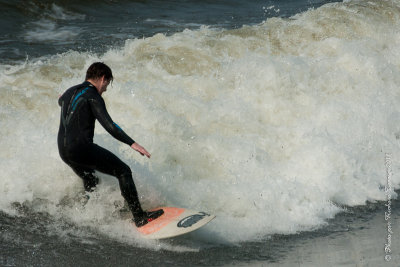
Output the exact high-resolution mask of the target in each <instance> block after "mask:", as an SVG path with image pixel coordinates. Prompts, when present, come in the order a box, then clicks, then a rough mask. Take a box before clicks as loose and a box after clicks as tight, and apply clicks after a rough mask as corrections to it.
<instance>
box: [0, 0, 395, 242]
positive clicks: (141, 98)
mask: <svg viewBox="0 0 400 267" xmlns="http://www.w3.org/2000/svg"><path fill="white" fill-rule="evenodd" d="M370 2H371V3H370ZM370 2H358V1H349V2H346V3H336V4H329V5H326V6H323V7H321V8H319V9H316V10H310V11H308V12H305V13H303V14H300V15H297V16H295V17H293V18H291V19H279V18H273V19H270V20H267V21H266V22H264V23H262V24H260V25H257V26H251V27H250V26H245V27H243V28H241V29H238V30H229V31H228V30H213V29H209V28H207V27H202V28H201V29H200V30H197V31H189V30H186V31H184V32H182V33H178V34H175V35H172V36H169V37H167V36H164V35H162V34H157V35H155V36H153V37H151V38H146V39H141V40H137V39H135V40H128V41H127V42H126V44H125V45H124V46H123V47H122V48H121V49H113V50H110V51H108V52H107V53H106V54H105V55H103V56H101V57H98V56H96V55H90V54H87V53H77V52H70V53H66V54H63V55H58V56H53V57H51V58H48V59H42V60H41V61H40V60H37V61H31V62H26V63H25V64H23V65H20V66H12V67H10V66H0V69H1V71H0V81H1V83H0V84H1V85H0V86H1V87H0V106H1V109H0V118H1V120H0V121H1V127H0V134H1V136H2V139H1V140H0V145H1V147H2V149H1V150H0V158H1V161H0V168H1V170H2V173H1V179H0V188H1V189H0V190H2V191H1V195H2V198H1V199H0V208H1V209H2V210H3V211H7V212H12V211H13V208H12V205H11V203H12V202H21V203H22V202H24V201H27V203H34V202H32V201H33V200H35V199H45V201H44V202H40V203H41V204H40V203H39V202H38V203H37V204H35V205H32V206H33V208H34V209H37V210H46V211H48V212H49V213H50V214H52V215H53V216H61V217H63V218H66V219H68V220H70V221H73V222H74V223H76V224H78V225H82V226H90V227H95V228H96V229H98V230H99V231H101V232H102V233H106V234H108V235H110V236H112V237H114V238H118V239H121V240H125V241H126V240H130V238H133V240H134V241H132V242H138V244H139V243H140V244H141V245H144V243H142V241H138V240H139V239H138V238H137V235H136V234H135V232H134V230H133V229H131V228H130V226H129V224H128V223H127V222H126V221H123V220H122V221H121V220H120V219H118V218H116V217H115V216H114V212H115V211H116V210H117V208H116V206H115V205H114V203H116V202H118V201H121V200H122V197H121V196H120V192H119V188H118V185H117V182H116V180H115V179H112V178H110V177H106V176H102V184H101V185H100V186H99V191H98V192H96V195H95V196H93V197H92V198H91V200H90V201H89V202H88V204H87V205H86V206H84V207H81V206H79V205H80V204H79V203H75V202H72V203H74V204H71V205H63V204H61V205H60V203H64V202H63V201H65V199H74V198H75V197H76V194H77V192H78V191H79V190H82V187H81V184H80V181H79V179H78V178H77V177H76V176H75V175H74V174H73V172H72V171H71V170H70V169H69V168H68V167H67V166H66V165H65V164H63V163H62V161H61V160H60V159H59V157H58V152H57V145H56V135H57V128H58V123H59V121H58V120H59V107H58V106H57V96H58V94H60V93H62V91H63V90H65V89H66V88H68V87H69V86H72V85H74V84H77V83H79V82H81V81H82V80H83V77H84V73H85V71H86V69H87V67H88V66H89V65H90V64H91V63H92V62H94V61H97V60H101V61H104V62H106V63H107V64H109V65H110V66H111V68H112V69H113V72H114V76H115V81H114V82H113V85H112V87H110V88H109V90H108V91H107V93H106V94H105V95H104V97H105V100H106V103H107V106H108V110H109V112H110V114H111V116H112V117H113V118H114V120H115V121H116V122H117V123H118V124H119V125H120V126H121V127H122V128H123V129H124V130H125V131H126V132H127V133H128V134H130V135H131V136H132V137H133V138H134V139H135V140H136V141H137V142H139V143H140V144H142V145H143V146H145V147H146V148H147V149H148V150H149V151H150V152H151V153H152V158H151V160H147V159H145V158H142V157H140V156H138V155H137V154H136V153H134V151H132V150H131V149H130V148H129V147H127V146H126V145H123V144H120V143H118V142H117V141H115V140H113V139H112V137H111V136H109V135H108V134H107V133H106V132H105V131H104V130H103V129H102V128H101V126H100V125H97V128H96V136H95V141H96V142H97V143H99V144H100V145H102V146H105V147H107V148H108V149H110V150H112V151H113V152H115V153H116V154H118V155H119V156H120V157H121V158H122V159H123V160H124V161H125V162H126V163H128V164H129V165H130V166H131V167H132V169H133V170H134V172H135V174H136V176H135V182H136V184H137V186H138V190H139V192H140V194H141V196H142V202H143V205H144V206H145V207H153V206H158V205H160V206H161V205H171V206H183V207H188V208H191V209H199V210H206V211H209V212H210V213H213V214H216V215H217V218H216V219H215V220H214V221H213V222H212V223H211V224H210V225H208V226H207V228H206V229H203V230H204V231H201V232H199V235H202V236H203V237H204V235H205V236H206V238H209V239H212V240H214V241H215V242H223V241H224V242H225V241H227V242H237V241H243V240H254V239H258V238H266V237H267V236H268V235H269V234H273V233H295V232H297V231H302V230H310V229H315V228H317V227H320V226H321V225H324V223H325V221H326V219H328V218H332V217H333V216H334V215H335V214H336V213H337V212H339V211H340V210H341V207H342V206H346V205H347V206H354V205H364V204H365V203H366V201H376V200H385V197H386V195H385V191H384V187H385V185H386V183H387V177H386V165H385V155H386V153H390V157H391V164H392V165H391V167H392V171H393V175H392V176H391V183H392V187H393V188H399V186H400V167H399V165H400V164H399V163H400V153H399V151H400V150H399V148H400V140H399V135H400V126H399V125H400V121H399V118H400V116H399V114H400V95H399V91H398V88H399V85H400V78H399V77H400V73H399V72H400V69H399V66H400V50H399V47H400V46H399V44H400V34H399V30H398V29H399V22H400V20H399V15H400V13H399V11H398V10H399V9H398V8H399V7H398V5H399V2H398V1H370ZM43 203H46V204H43ZM80 208H82V209H83V210H79V209H80ZM154 244H155V243H151V244H146V246H150V247H152V246H155V245H154Z"/></svg>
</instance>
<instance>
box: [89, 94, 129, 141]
mask: <svg viewBox="0 0 400 267" xmlns="http://www.w3.org/2000/svg"><path fill="white" fill-rule="evenodd" d="M89 103H90V106H91V108H92V111H93V114H94V116H95V117H96V119H97V120H98V121H99V122H100V124H101V125H102V126H103V127H104V129H106V130H107V132H109V133H110V134H111V135H112V136H113V137H114V138H115V139H117V140H119V141H121V142H123V143H125V144H127V145H129V146H131V145H132V144H133V143H135V141H134V140H133V139H132V138H130V137H129V136H128V135H127V134H126V133H125V132H124V131H123V130H122V129H121V127H119V126H118V125H117V124H116V123H115V122H113V120H112V119H111V117H110V115H109V114H108V112H107V109H106V105H105V103H104V100H103V99H102V98H101V97H96V98H92V99H89Z"/></svg>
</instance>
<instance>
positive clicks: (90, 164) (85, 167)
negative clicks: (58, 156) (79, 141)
mask: <svg viewBox="0 0 400 267" xmlns="http://www.w3.org/2000/svg"><path fill="white" fill-rule="evenodd" d="M68 162H69V165H70V166H73V170H74V171H75V172H76V173H77V174H78V175H79V176H80V177H82V176H81V175H82V174H84V173H85V172H86V174H87V173H89V172H90V170H92V171H93V170H97V171H100V172H102V173H105V174H108V175H112V176H115V177H116V178H117V179H118V182H119V187H120V189H121V194H122V196H123V197H124V198H125V200H126V201H127V202H128V206H129V208H130V210H131V211H132V213H133V215H134V216H135V214H141V213H143V210H142V208H141V206H140V202H139V198H138V193H137V190H136V187H135V184H134V182H133V178H132V172H131V169H130V168H129V166H128V165H126V164H125V163H124V162H122V161H121V160H120V159H119V158H118V157H117V156H115V155H114V154H113V153H111V152H110V151H108V150H107V149H104V148H102V147H101V146H98V145H96V144H88V145H84V146H82V147H81V148H80V149H79V151H76V152H74V153H70V154H69V157H68ZM77 170H78V172H77Z"/></svg>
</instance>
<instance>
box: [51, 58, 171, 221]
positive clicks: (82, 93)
mask: <svg viewBox="0 0 400 267" xmlns="http://www.w3.org/2000/svg"><path fill="white" fill-rule="evenodd" d="M112 81H113V75H112V71H111V69H110V68H109V67H108V66H107V65H106V64H104V63H102V62H96V63H93V64H92V65H91V66H90V67H89V68H88V70H87V72H86V78H85V82H83V83H82V84H78V85H75V86H73V87H71V88H69V89H68V90H67V91H65V92H64V94H63V95H62V96H60V98H59V100H58V104H59V105H60V106H61V119H60V128H59V131H58V138H57V142H58V151H59V153H60V157H61V159H62V160H63V161H64V162H65V163H66V164H68V165H69V166H70V167H71V168H72V170H73V171H74V172H75V173H76V174H77V175H78V176H79V177H80V178H82V180H83V186H84V188H85V191H87V192H91V191H93V190H94V188H95V187H96V185H97V184H98V183H99V178H98V177H97V176H96V175H95V174H94V171H95V170H97V171H100V172H102V173H106V174H108V175H112V176H115V177H116V178H117V179H118V182H119V186H120V189H121V194H122V196H123V197H124V199H125V200H126V202H127V203H128V207H129V209H130V211H131V212H132V215H133V220H134V222H135V224H136V226H137V227H141V226H143V225H145V224H147V223H148V222H150V221H152V220H154V219H156V218H158V217H159V216H161V215H162V214H163V213H164V211H163V210H162V209H160V210H156V211H152V212H146V211H143V210H142V207H141V205H140V202H139V198H138V193H137V191H136V187H135V184H134V182H133V179H132V172H131V169H130V168H129V166H128V165H126V164H125V163H124V162H122V161H121V160H120V159H119V158H118V157H117V156H115V155H114V154H113V153H111V152H110V151H108V150H106V149H104V148H103V147H101V146H98V145H96V144H94V143H93V135H94V126H95V120H96V119H97V120H98V121H99V122H100V124H101V125H102V126H103V127H104V128H105V129H106V130H107V132H108V133H110V134H111V135H112V136H113V137H114V138H116V139H117V140H119V141H120V142H123V143H125V144H127V145H129V146H130V147H131V148H133V149H134V150H136V151H137V152H139V153H140V154H141V155H142V156H147V157H148V158H150V156H151V155H150V153H149V152H147V150H146V149H145V148H144V147H142V146H141V145H139V144H138V143H136V142H135V141H134V140H133V139H132V138H130V137H129V136H128V135H127V134H126V133H125V132H124V131H123V130H122V129H121V127H119V126H118V125H117V124H116V123H115V122H113V120H112V119H111V117H110V115H109V114H108V112H107V109H106V106H105V103H104V100H103V98H102V96H101V95H102V94H103V93H104V92H105V91H106V90H107V86H108V85H109V84H110V82H112Z"/></svg>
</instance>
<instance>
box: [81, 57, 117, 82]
mask: <svg viewBox="0 0 400 267" xmlns="http://www.w3.org/2000/svg"><path fill="white" fill-rule="evenodd" d="M103 76H104V79H106V80H109V81H112V80H113V79H114V77H113V75H112V72H111V69H110V67H109V66H107V65H106V64H104V63H103V62H95V63H93V64H92V65H90V67H89V68H88V69H87V71H86V78H85V80H86V81H87V80H89V79H91V80H97V79H100V78H101V77H103Z"/></svg>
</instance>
